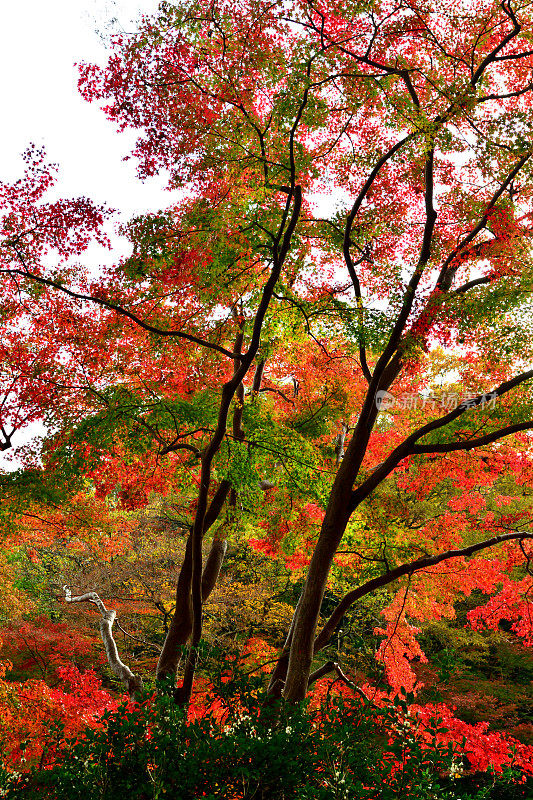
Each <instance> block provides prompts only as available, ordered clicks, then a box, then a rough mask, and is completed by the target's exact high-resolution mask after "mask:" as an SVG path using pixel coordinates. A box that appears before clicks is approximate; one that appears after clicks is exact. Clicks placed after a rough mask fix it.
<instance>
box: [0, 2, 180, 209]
mask: <svg viewBox="0 0 533 800" xmlns="http://www.w3.org/2000/svg"><path fill="white" fill-rule="evenodd" d="M1 7H2V8H1V10H0V31H1V33H0V39H1V46H0V75H1V76H2V79H1V81H0V104H1V106H0V107H1V109H2V122H3V124H2V128H1V131H0V141H1V148H0V177H1V178H3V179H11V178H16V177H17V176H18V175H19V174H20V171H21V162H20V160H19V155H20V153H21V152H22V151H23V150H24V149H25V147H26V146H27V145H28V144H29V143H30V142H35V143H36V144H39V145H41V144H44V145H45V147H46V151H47V154H48V156H49V158H50V159H51V160H52V161H55V162H57V163H58V164H59V166H60V185H59V193H60V194H61V195H62V196H64V197H66V196H78V195H86V196H88V197H90V198H92V199H93V200H94V201H96V202H98V203H104V202H105V203H107V204H108V205H109V206H111V207H113V208H117V209H121V210H123V211H124V212H126V214H127V215H128V216H129V215H130V214H132V213H134V212H136V211H140V210H144V209H148V208H150V207H152V208H153V207H154V206H156V207H160V206H163V205H165V204H166V203H168V200H169V197H168V195H162V193H161V191H159V190H158V189H159V187H160V185H161V182H160V181H156V180H154V181H150V182H149V183H148V184H142V183H140V181H138V180H137V179H136V177H135V165H134V162H132V161H128V162H124V161H122V159H123V157H124V156H125V155H126V154H127V153H128V150H129V146H130V145H131V143H132V142H133V141H134V136H133V135H131V136H130V135H129V134H126V135H121V136H119V135H117V134H116V133H115V130H114V127H113V125H112V123H110V122H108V121H107V120H106V118H105V115H104V114H103V113H102V111H101V110H100V109H99V108H98V106H97V105H95V104H89V103H86V102H84V101H83V100H82V98H81V97H80V96H79V95H78V92H77V70H76V67H75V66H74V64H75V62H79V61H90V62H97V63H105V61H106V53H107V51H106V48H105V45H104V42H103V41H102V39H101V37H100V36H99V34H98V30H100V31H101V32H105V31H106V29H107V30H109V23H110V21H112V20H113V18H114V17H115V18H117V20H118V24H119V25H121V27H122V28H123V29H125V30H135V28H136V26H135V22H134V21H135V19H136V18H137V16H138V15H139V13H141V12H143V11H144V12H148V13H150V12H153V11H155V9H156V8H157V1H156V0H116V2H113V0H70V2H69V0H18V2H16V0H4V2H3V3H1ZM115 29H116V28H115Z"/></svg>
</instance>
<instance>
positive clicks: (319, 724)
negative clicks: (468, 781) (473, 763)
mask: <svg viewBox="0 0 533 800" xmlns="http://www.w3.org/2000/svg"><path fill="white" fill-rule="evenodd" d="M241 684H242V681H238V682H237V683H232V684H228V685H227V687H226V691H225V692H223V696H222V697H220V696H217V697H216V698H211V704H210V706H209V705H208V707H207V710H206V709H205V708H203V709H198V708H195V709H194V711H193V714H192V718H191V717H190V716H189V720H187V718H186V714H185V712H184V711H183V710H182V709H181V708H179V707H177V706H176V705H175V703H174V702H173V700H172V697H171V693H165V692H162V693H161V694H160V695H159V696H158V697H157V698H156V697H155V696H154V697H151V698H149V699H147V700H145V701H144V702H143V703H142V704H135V705H124V706H122V707H120V708H119V709H118V710H117V711H116V712H106V713H105V714H104V717H103V725H102V726H101V727H99V728H97V729H96V730H94V729H93V730H87V731H86V732H85V733H84V734H83V735H82V736H81V737H80V738H78V739H77V740H70V741H68V740H67V741H65V740H64V739H62V738H61V737H59V745H57V739H54V735H52V736H51V740H50V747H51V750H50V751H49V756H51V757H52V761H53V765H51V766H50V767H49V768H44V769H43V768H35V769H34V770H33V771H32V772H30V773H28V774H27V775H24V776H17V774H16V773H15V774H9V773H7V772H5V773H4V774H3V775H1V776H0V780H1V781H2V783H1V784H0V785H1V786H2V796H3V797H5V798H7V800H15V798H25V800H34V799H36V798H42V797H46V798H48V799H49V800H67V798H68V800H86V798H91V800H107V798H109V800H111V798H112V800H148V798H154V799H155V798H162V797H175V798H180V800H193V798H194V799H196V798H198V797H206V798H212V800H214V799H215V798H220V799H221V800H222V799H223V798H227V800H233V798H239V799H240V800H251V799H252V798H262V800H282V799H283V800H289V799H290V798H294V800H296V798H298V800H311V798H312V799H313V800H329V799H331V800H333V799H335V800H341V798H343V799H344V798H346V799H348V798H349V799H350V800H393V798H406V797H409V798H410V800H453V799H454V798H457V799H458V798H462V800H469V799H470V798H477V800H496V799H497V798H501V797H502V796H503V795H502V794H501V792H500V789H499V788H498V787H499V786H500V785H505V786H506V787H507V789H509V791H510V792H513V791H514V792H516V793H515V794H514V795H513V794H508V795H506V797H516V798H525V797H527V795H525V794H524V793H523V792H522V793H520V789H518V790H517V789H516V787H515V785H514V783H512V782H510V776H507V777H505V778H504V779H503V781H504V783H503V784H502V783H501V782H500V783H494V784H493V782H492V780H491V781H490V784H489V785H487V783H486V782H485V783H484V784H482V783H480V782H479V781H478V784H477V786H475V787H474V788H475V792H474V793H473V794H471V793H470V791H468V790H467V792H465V787H461V783H460V781H455V782H452V781H450V780H448V779H447V778H445V777H444V778H443V775H447V774H448V773H449V771H450V767H451V765H452V762H453V756H454V754H453V752H452V750H451V748H449V747H442V746H439V745H437V744H436V742H435V740H433V741H430V742H427V741H426V742H423V740H422V739H421V738H420V737H419V736H418V734H417V732H416V729H415V726H413V725H411V724H410V723H409V719H408V717H406V716H405V708H404V704H402V703H401V702H398V703H396V705H395V706H394V707H391V708H389V709H379V710H378V709H376V708H374V707H371V706H368V705H363V704H362V703H361V702H360V701H359V700H356V701H353V700H351V701H350V700H346V699H343V698H342V697H337V698H330V699H327V701H326V704H325V706H324V708H323V709H322V710H321V711H320V712H318V711H315V710H312V709H309V708H307V707H305V706H286V705H276V704H261V703H258V702H257V699H256V697H255V691H253V686H252V684H251V683H250V682H249V681H248V682H247V683H245V684H243V685H241ZM222 687H223V684H221V686H220V688H222ZM243 688H244V692H243V693H240V694H239V695H238V696H235V694H234V693H235V690H236V689H238V690H242V689H243ZM195 716H196V718H194V717H195ZM59 732H60V731H59ZM434 732H435V735H436V734H437V732H438V724H437V722H436V723H435V731H434ZM56 733H57V732H56ZM45 764H46V759H45V760H44V763H43V764H42V765H41V767H43V766H45ZM499 792H500V793H499Z"/></svg>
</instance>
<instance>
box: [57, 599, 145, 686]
mask: <svg viewBox="0 0 533 800" xmlns="http://www.w3.org/2000/svg"><path fill="white" fill-rule="evenodd" d="M63 590H64V592H65V600H66V602H67V603H93V605H95V606H96V607H97V608H98V610H99V611H100V614H101V619H100V635H101V637H102V641H103V643H104V648H105V653H106V656H107V662H108V664H109V667H110V668H111V671H112V672H113V674H114V675H116V677H117V678H119V679H120V680H121V681H122V683H123V684H124V688H125V689H126V691H127V692H128V694H129V695H130V696H132V697H133V696H134V695H135V694H136V693H138V692H140V691H141V689H142V678H141V676H140V675H135V674H134V673H133V672H132V671H131V669H130V668H129V667H128V666H127V664H124V662H123V661H122V660H121V659H120V656H119V654H118V649H117V645H116V642H115V639H114V637H113V623H114V621H115V619H116V616H117V612H116V611H113V610H111V611H108V610H107V608H106V607H105V605H104V604H103V602H102V601H101V599H100V597H99V596H98V595H97V594H96V592H87V593H86V594H82V595H79V596H78V597H73V596H72V593H71V591H70V589H69V587H68V586H64V587H63Z"/></svg>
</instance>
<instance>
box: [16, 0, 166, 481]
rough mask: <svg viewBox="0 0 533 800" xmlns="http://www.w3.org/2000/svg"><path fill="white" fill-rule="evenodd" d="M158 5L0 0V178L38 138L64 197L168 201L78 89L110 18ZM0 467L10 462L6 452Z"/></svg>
mask: <svg viewBox="0 0 533 800" xmlns="http://www.w3.org/2000/svg"><path fill="white" fill-rule="evenodd" d="M157 5H158V2H157V0H116V2H113V0H0V38H1V42H0V76H1V79H0V108H1V119H2V125H1V128H0V142H1V147H0V179H2V180H13V179H16V178H17V177H18V176H19V175H20V174H21V172H22V169H23V164H22V161H21V159H20V154H21V153H22V151H23V150H24V149H25V148H26V147H27V145H28V144H29V143H30V142H35V143H36V144H39V145H44V146H45V148H46V151H47V154H48V156H49V158H50V160H51V161H55V162H57V163H58V164H59V167H60V173H59V184H58V194H59V196H62V197H77V196H80V195H85V196H87V197H90V198H91V199H92V200H94V201H95V202H97V203H105V204H107V205H108V206H109V207H111V208H115V209H118V210H120V211H121V212H122V215H123V217H125V218H128V217H130V216H131V215H132V214H134V213H138V212H141V211H146V210H149V209H158V208H162V207H164V206H165V205H167V204H168V202H169V200H170V197H169V195H168V193H166V192H163V191H162V181H161V180H151V181H149V182H148V183H144V184H142V183H141V182H140V181H138V180H137V178H136V176H135V164H134V162H133V161H126V162H124V161H123V158H124V156H125V155H127V153H128V151H129V149H130V147H131V144H132V142H133V141H134V137H133V136H130V135H117V134H116V132H115V130H114V127H113V125H112V124H111V123H110V122H108V121H107V120H106V118H105V116H104V114H103V113H102V112H101V111H100V110H99V108H98V106H97V105H95V104H88V103H85V102H84V101H83V100H82V99H81V97H80V96H79V95H78V92H77V88H76V87H77V70H76V67H75V66H74V65H75V62H79V61H92V62H97V63H105V61H106V54H107V52H108V51H107V50H106V46H105V44H104V42H103V41H102V37H101V35H100V34H105V33H106V32H108V31H109V26H110V24H111V25H114V26H115V29H116V26H117V25H120V26H121V27H122V28H123V29H125V30H135V27H136V26H135V20H136V19H137V18H138V16H139V14H140V13H143V12H144V13H152V12H153V11H155V10H156V8H157ZM114 18H115V19H116V20H117V22H115V23H113V22H112V21H113V19H114ZM114 249H115V252H114V254H109V253H106V252H105V251H104V252H102V251H101V250H100V249H99V248H98V249H97V248H93V249H92V250H91V251H90V253H89V255H88V260H89V261H92V262H94V263H95V264H97V263H101V262H102V261H109V260H112V259H113V258H116V257H117V255H118V254H119V253H120V251H121V250H123V249H124V244H123V243H121V242H120V241H119V240H118V239H115V240H114ZM27 438H28V432H23V433H21V434H18V439H17V438H14V445H15V450H16V446H17V444H21V443H22V441H24V440H26V439H27ZM2 466H8V464H7V463H6V460H5V459H3V458H2V457H1V454H0V467H2ZM8 468H9V467H8ZM11 468H13V466H11Z"/></svg>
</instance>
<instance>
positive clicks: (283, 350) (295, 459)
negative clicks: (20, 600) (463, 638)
mask: <svg viewBox="0 0 533 800" xmlns="http://www.w3.org/2000/svg"><path fill="white" fill-rule="evenodd" d="M531 36H532V20H531V9H530V7H529V6H528V5H527V4H524V3H518V2H517V3H512V2H511V3H510V2H506V0H504V2H501V3H499V2H498V3H494V2H487V0H479V2H475V3H472V4H471V5H469V7H468V8H465V7H464V5H463V4H462V3H454V2H448V3H446V4H445V5H441V6H439V8H438V9H436V8H432V7H430V6H428V5H427V4H425V3H419V2H412V1H410V2H407V3H402V4H395V3H388V2H386V3H359V2H349V3H343V4H339V3H336V2H329V1H328V2H324V3H315V2H312V1H311V0H299V1H298V2H293V3H291V4H288V5H287V4H274V5H272V4H266V3H263V2H260V1H259V0H248V1H247V2H246V3H244V4H241V5H240V6H239V13H238V14H236V13H235V7H234V5H233V4H232V3H230V2H229V0H228V2H216V3H212V4H210V5H206V4H201V3H195V2H182V3H177V4H171V3H163V4H162V5H161V7H160V11H159V13H158V14H157V15H156V16H155V17H154V18H151V19H149V18H147V19H145V20H144V22H143V23H142V25H141V27H140V29H139V32H138V33H136V34H134V35H124V36H121V37H117V38H116V39H115V41H114V44H113V47H114V51H113V55H112V57H111V58H110V61H109V63H108V65H107V67H105V68H98V67H95V66H93V65H82V67H81V77H80V88H81V91H82V94H83V95H84V96H85V97H86V99H88V100H92V101H97V102H102V103H103V104H104V107H105V111H106V113H107V115H108V117H109V118H110V119H111V120H113V121H114V123H115V124H116V125H117V126H118V129H119V130H124V129H126V128H134V129H138V130H139V131H140V138H139V140H138V142H137V146H136V148H135V150H134V153H133V155H134V157H135V158H136V159H137V160H138V163H139V175H140V177H147V176H150V175H153V174H156V173H158V172H163V171H166V173H167V174H168V181H169V187H170V188H171V189H176V190H180V198H181V199H180V200H179V201H176V202H174V203H173V204H172V205H170V206H169V208H168V209H166V210H165V211H161V212H159V213H153V214H147V215H145V216H143V217H140V218H137V219H134V220H132V221H131V222H130V223H129V224H128V225H126V226H124V228H123V233H124V234H125V235H126V236H128V237H129V240H130V242H131V246H132V253H131V256H129V257H127V258H125V259H123V260H122V261H121V262H119V263H117V264H116V265H114V266H113V267H109V268H105V269H104V268H102V269H101V270H100V272H99V273H98V274H94V273H90V272H88V271H86V270H84V269H83V268H81V267H80V266H79V265H78V264H76V263H75V259H76V258H78V257H79V256H80V254H81V253H82V252H83V250H84V249H85V248H86V246H87V245H88V243H89V241H91V240H92V239H93V238H94V237H96V238H97V239H98V240H99V241H100V242H102V243H105V242H106V239H105V236H104V235H103V233H102V225H103V222H104V219H105V212H104V210H103V209H99V208H95V207H94V206H93V205H92V204H91V203H90V201H88V200H85V199H81V200H77V201H58V202H55V203H49V204H47V203H45V202H44V199H43V198H44V193H45V191H46V190H47V189H49V188H50V187H51V185H52V182H53V169H52V168H51V167H49V166H47V165H46V163H45V160H44V156H43V154H42V153H40V152H38V151H36V150H30V151H28V153H27V155H26V160H27V164H28V168H27V171H26V174H25V177H24V178H23V179H22V180H21V181H19V182H17V183H15V184H11V185H10V184H2V190H1V191H2V203H3V207H4V209H5V212H4V217H3V221H2V239H1V243H0V252H1V264H0V274H1V275H2V281H3V283H2V292H3V309H4V311H3V317H2V324H3V328H4V331H5V338H4V344H3V345H2V347H3V351H2V370H3V372H4V375H5V386H6V389H5V393H4V396H3V400H2V404H1V407H0V408H1V414H2V419H1V427H0V432H1V433H2V436H3V443H2V445H1V446H2V448H3V449H5V450H8V449H9V448H10V447H11V446H12V444H13V437H14V435H15V434H16V432H17V431H18V429H19V428H20V427H21V425H23V424H25V423H27V422H29V421H32V420H36V419H43V418H44V420H45V422H46V423H47V425H48V427H49V429H50V432H51V435H50V437H49V441H48V442H47V443H46V446H45V448H44V450H43V453H42V457H43V463H44V465H45V466H44V470H42V471H40V470H39V468H37V469H35V463H34V462H33V467H34V472H33V473H31V474H33V483H32V479H31V475H30V471H29V470H27V471H26V473H24V475H23V476H21V475H15V476H12V477H11V478H6V480H5V486H6V488H7V489H9V488H10V487H11V491H12V492H13V494H14V496H15V497H17V492H19V495H18V496H19V497H20V496H21V497H23V498H27V497H28V496H30V497H31V499H32V502H35V503H41V506H40V510H39V512H38V514H37V516H41V517H42V516H43V512H42V502H43V499H44V503H45V504H46V491H45V489H46V486H47V485H48V484H47V482H48V483H50V484H51V485H55V484H57V483H58V482H59V483H60V482H61V481H63V485H64V486H66V487H68V491H69V492H70V495H71V496H72V493H73V492H74V491H76V490H78V491H79V490H80V481H83V480H85V481H86V482H90V485H92V486H93V487H94V489H95V497H96V500H98V501H101V500H103V499H104V498H106V497H107V498H110V497H113V498H114V500H115V502H116V504H117V506H120V507H121V508H122V509H123V510H125V511H128V510H129V511H131V510H132V509H135V508H138V507H141V506H143V505H146V503H147V502H148V499H149V496H150V492H152V493H153V492H158V493H160V494H161V495H167V496H169V497H172V499H173V503H174V514H173V515H174V524H175V530H176V535H185V537H186V541H185V547H184V556H183V563H182V565H181V569H180V571H179V574H178V577H177V581H176V587H175V600H174V604H173V605H174V610H173V613H172V618H171V620H170V624H169V626H168V631H167V632H166V637H165V640H164V643H163V647H162V651H161V654H160V657H159V662H158V667H157V677H158V678H160V679H163V678H167V677H171V678H172V679H175V677H176V674H177V671H178V666H179V663H180V658H181V649H182V647H183V646H184V645H187V646H188V651H187V656H186V659H185V663H184V670H183V678H182V680H181V681H180V685H179V686H178V688H177V689H176V699H177V700H178V701H179V702H181V703H187V702H188V701H189V699H190V697H191V692H192V687H193V679H194V674H195V670H196V666H197V659H198V647H199V644H200V640H201V638H202V630H203V609H204V605H205V603H206V602H207V601H208V600H209V598H210V596H211V594H212V592H213V591H214V589H215V586H216V584H217V580H218V577H219V574H220V570H221V567H222V564H223V561H224V557H225V555H226V550H227V538H228V536H229V537H230V538H231V537H232V536H234V535H236V532H237V531H240V534H241V535H243V536H245V537H246V538H247V539H248V540H249V541H250V542H251V544H252V545H253V546H254V547H255V548H256V549H257V550H262V551H263V552H264V553H267V554H275V553H278V552H279V551H280V550H281V552H282V553H284V557H285V561H286V565H287V567H288V568H289V569H290V570H292V571H293V573H294V574H297V575H299V576H302V582H303V588H302V592H301V596H300V598H299V600H298V602H297V604H296V609H295V611H294V615H293V618H292V622H291V624H290V627H289V631H288V634H287V636H286V641H285V644H284V646H283V648H282V651H281V654H280V657H279V659H278V662H277V664H276V667H275V669H274V670H273V672H272V675H271V679H270V692H271V694H272V695H273V696H279V695H281V694H283V696H284V697H285V698H286V699H288V700H300V699H302V698H303V697H304V696H305V694H306V692H307V690H308V687H309V686H310V685H312V684H313V683H315V682H316V681H317V680H318V679H319V678H320V677H323V675H324V674H327V672H328V671H331V670H332V669H334V664H333V662H331V661H329V660H327V661H326V662H325V663H323V664H320V661H318V660H317V656H318V654H319V653H320V651H321V650H322V649H324V648H326V647H327V646H328V644H329V643H330V642H331V641H332V638H333V637H334V635H335V634H336V631H337V630H338V626H339V623H340V622H341V620H342V619H343V616H344V615H345V614H346V612H347V611H348V610H349V609H350V607H351V606H353V604H354V603H356V602H357V601H358V600H360V599H361V598H363V597H365V596H367V595H368V594H369V593H372V592H375V591H376V590H379V589H383V588H385V587H390V586H393V585H394V586H395V587H396V588H397V587H398V586H399V589H398V591H396V592H395V593H394V594H393V595H392V596H389V597H388V599H387V602H386V603H385V606H386V608H385V609H384V617H385V624H384V626H383V627H382V633H383V635H384V640H383V644H382V647H381V649H380V651H379V657H380V658H381V659H382V660H383V662H384V663H385V665H386V667H387V670H388V674H389V679H390V683H391V684H392V686H393V687H395V688H396V689H398V688H399V687H401V686H403V687H404V688H407V689H410V688H412V687H413V685H414V676H413V673H412V671H411V668H410V667H409V664H408V661H409V660H410V659H411V660H412V659H413V658H421V657H422V656H423V654H422V652H421V650H420V647H419V645H418V643H417V641H416V630H415V628H414V623H415V622H416V621H417V620H424V619H427V618H431V617H437V618H438V617H441V616H446V615H450V614H452V613H453V602H454V600H455V599H456V598H457V596H458V594H459V593H462V594H467V595H468V594H469V593H470V592H471V591H472V589H473V588H474V587H478V588H481V589H482V590H483V591H485V592H486V593H487V594H490V595H491V596H492V599H489V602H488V604H487V605H486V606H485V607H483V608H479V609H477V610H475V611H474V612H473V613H472V615H471V619H472V622H473V624H474V625H478V626H480V625H492V626H495V625H497V624H498V623H499V621H500V620H501V619H502V618H505V619H510V620H511V621H512V624H513V627H514V630H515V631H516V632H517V633H518V634H519V635H521V636H522V637H523V638H524V639H525V641H526V642H528V643H530V642H531V626H530V611H531V602H530V599H529V598H530V592H531V585H532V584H531V567H530V560H531V555H532V553H533V550H532V545H531V539H532V537H533V534H531V532H530V529H529V513H530V512H529V507H528V500H527V498H528V487H529V486H530V477H531V467H532V465H531V444H530V441H531V440H530V434H529V431H530V430H531V429H533V410H532V408H531V379H532V378H533V370H531V369H529V354H530V345H531V336H530V327H531V324H530V301H529V292H530V290H531V282H532V271H531V266H532V262H531V256H530V238H531V213H532V208H531V194H532V190H533V180H532V175H531V164H532V156H533V144H532V138H531V137H532V124H533V112H532V111H531V93H532V92H533V85H532V82H531V70H532V69H533V50H532V49H531ZM324 196H325V197H327V198H329V201H330V205H329V207H328V209H327V210H326V211H324V210H322V209H323V207H324V203H323V197H324ZM54 256H55V257H56V260H55V261H54V260H53V257H54ZM57 256H59V259H57ZM454 397H455V401H454V400H453V399H451V398H454ZM26 458H27V464H28V466H29V465H31V464H32V453H31V452H28V453H27V454H26ZM29 476H30V477H29ZM39 483H41V484H42V486H41V489H40V490H39V491H40V496H39V497H36V490H35V485H36V484H39ZM86 486H87V484H86ZM17 487H22V488H21V489H20V490H19V489H18V488H17ZM32 487H33V488H32ZM43 487H44V488H43ZM49 491H52V489H50V490H49ZM65 491H67V489H65ZM32 492H33V494H32ZM25 502H26V499H24V500H23V502H22V505H24V503H25ZM26 512H28V509H27V508H26V509H25V508H21V507H20V505H19V507H18V511H17V513H18V514H19V516H22V517H23V516H24V513H26ZM49 513H50V509H48V511H47V512H46V513H45V514H44V516H45V517H46V519H47V521H46V523H44V525H45V528H46V529H47V530H51V528H50V527H49V526H50V516H49ZM53 513H55V512H53ZM52 524H58V523H57V520H56V521H55V522H53V523H52ZM61 524H62V523H61ZM37 532H38V533H39V535H41V534H42V526H41V527H40V526H39V525H38V526H37ZM47 535H49V534H47ZM209 536H210V537H211V538H210V539H209ZM208 541H209V544H208V545H207V547H206V542H208ZM204 551H205V552H204ZM343 551H346V552H343ZM489 553H490V555H488V554H489ZM328 581H330V583H331V582H334V583H335V585H336V587H337V588H338V587H340V588H344V589H345V593H344V596H341V597H340V598H339V597H337V600H336V604H335V605H334V606H333V607H332V608H330V609H329V611H328V614H327V615H326V614H324V615H325V616H326V617H327V618H326V619H324V620H323V624H322V627H321V628H320V630H319V631H318V632H317V627H318V624H319V619H320V614H321V609H322V608H323V600H324V595H325V592H326V590H327V588H328ZM85 589H87V592H90V591H92V587H84V590H85ZM87 592H85V591H83V592H80V594H79V595H78V596H79V597H83V596H84V594H86V593H87ZM76 594H77V593H76ZM89 599H90V598H89ZM93 599H94V598H93ZM106 613H107V612H106ZM332 664H333V666H332Z"/></svg>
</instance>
